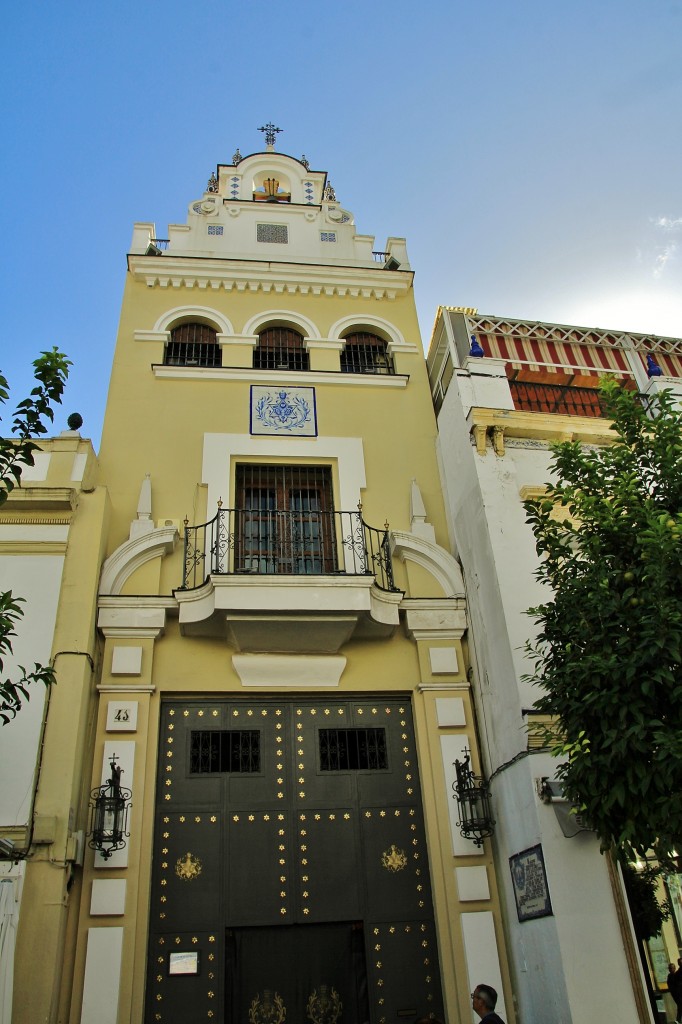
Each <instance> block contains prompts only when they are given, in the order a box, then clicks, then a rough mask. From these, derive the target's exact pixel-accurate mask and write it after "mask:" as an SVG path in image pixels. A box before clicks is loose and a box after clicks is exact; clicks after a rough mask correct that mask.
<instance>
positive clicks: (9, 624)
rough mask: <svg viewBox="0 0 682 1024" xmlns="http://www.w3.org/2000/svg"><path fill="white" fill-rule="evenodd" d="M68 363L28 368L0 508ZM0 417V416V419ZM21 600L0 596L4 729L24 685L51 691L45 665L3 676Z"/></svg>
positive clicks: (0, 466)
mask: <svg viewBox="0 0 682 1024" xmlns="http://www.w3.org/2000/svg"><path fill="white" fill-rule="evenodd" d="M70 365H71V363H70V362H69V360H68V359H67V358H66V356H65V355H64V353H63V352H60V351H58V349H56V348H54V349H52V350H51V351H49V352H41V354H40V356H39V357H38V359H36V360H35V362H34V363H33V367H34V376H35V380H36V386H35V387H34V388H33V390H32V391H31V393H30V395H29V396H28V398H25V399H24V400H23V401H21V402H19V404H18V405H17V407H16V409H15V410H14V414H13V416H12V427H11V431H10V436H9V437H0V506H2V505H3V504H4V503H5V502H6V501H7V498H8V497H9V495H10V494H11V492H12V491H13V490H14V488H15V487H17V486H19V485H20V484H21V474H22V470H23V468H24V467H25V466H32V465H33V464H34V453H35V452H36V451H39V450H40V445H39V444H38V443H37V441H36V440H35V438H36V437H39V436H41V435H43V434H46V433H47V430H48V427H47V422H51V421H52V420H53V419H54V405H56V404H58V403H60V402H61V400H62V395H63V393H64V385H65V383H66V378H67V377H68V373H69V366H70ZM8 399H9V385H8V383H7V380H6V378H5V377H4V376H3V375H2V374H0V405H4V404H5V402H7V400H8ZM0 418H1V417H0ZM22 603H23V598H21V597H15V596H14V595H13V593H12V591H11V590H8V591H4V592H0V723H1V724H2V725H7V723H8V722H10V721H11V720H12V719H13V718H15V717H16V715H17V713H18V712H19V711H20V710H21V708H22V706H23V704H24V702H25V701H27V700H28V699H29V689H28V688H29V686H31V685H32V684H33V683H43V684H44V685H45V686H51V685H52V684H53V683H54V681H55V677H54V672H53V670H52V668H51V667H50V666H45V665H40V664H38V663H37V662H36V663H35V664H34V666H33V669H31V670H29V669H26V668H24V667H23V666H22V665H19V666H17V668H18V670H19V672H20V673H21V674H20V676H19V678H18V679H12V678H10V677H9V676H8V677H5V661H6V660H7V658H9V657H11V655H12V643H13V640H14V637H15V636H16V630H15V626H16V625H17V623H19V622H20V620H21V618H22V617H23V610H22V608H21V604H22Z"/></svg>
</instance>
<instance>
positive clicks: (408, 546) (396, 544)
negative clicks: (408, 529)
mask: <svg viewBox="0 0 682 1024" xmlns="http://www.w3.org/2000/svg"><path fill="white" fill-rule="evenodd" d="M391 551H392V553H393V554H394V555H397V556H398V558H400V559H401V561H403V562H415V563H416V564H417V565H420V566H421V567H422V569H426V571H427V572H429V573H431V575H432V576H433V578H434V579H435V580H436V581H437V583H438V584H439V586H441V587H442V588H443V593H444V595H445V596H446V597H464V578H463V577H462V570H461V568H460V565H459V562H458V561H457V559H456V558H453V556H452V555H451V554H450V553H449V552H448V551H446V550H445V548H442V547H441V546H440V544H434V543H433V542H432V541H430V540H425V539H424V538H423V537H418V536H416V535H415V534H414V533H404V532H401V531H400V530H395V531H391Z"/></svg>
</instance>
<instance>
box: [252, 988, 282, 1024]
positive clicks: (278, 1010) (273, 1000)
mask: <svg viewBox="0 0 682 1024" xmlns="http://www.w3.org/2000/svg"><path fill="white" fill-rule="evenodd" d="M286 1015H287V1011H286V1007H285V1005H284V1002H283V1000H282V997H281V995H280V994H279V993H278V992H275V994H274V995H273V994H272V992H271V991H270V989H268V988H266V989H263V998H262V1000H261V998H260V992H256V995H255V997H254V998H253V999H252V1000H251V1007H250V1009H249V1022H250V1024H282V1022H283V1020H284V1018H285V1017H286Z"/></svg>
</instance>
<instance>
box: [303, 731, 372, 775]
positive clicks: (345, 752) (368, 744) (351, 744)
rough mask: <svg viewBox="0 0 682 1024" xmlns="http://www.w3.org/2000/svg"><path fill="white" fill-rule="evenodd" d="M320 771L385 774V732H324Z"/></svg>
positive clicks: (321, 742)
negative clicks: (376, 772)
mask: <svg viewBox="0 0 682 1024" xmlns="http://www.w3.org/2000/svg"><path fill="white" fill-rule="evenodd" d="M319 749H320V771H322V772H348V771H385V770H386V769H387V768H388V753H387V749H386V730H385V729H381V728H378V729H320V732H319Z"/></svg>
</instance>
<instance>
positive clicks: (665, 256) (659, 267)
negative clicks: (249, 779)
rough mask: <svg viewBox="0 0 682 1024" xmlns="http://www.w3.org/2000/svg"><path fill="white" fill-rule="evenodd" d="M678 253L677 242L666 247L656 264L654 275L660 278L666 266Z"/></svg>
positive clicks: (657, 258) (660, 253)
mask: <svg viewBox="0 0 682 1024" xmlns="http://www.w3.org/2000/svg"><path fill="white" fill-rule="evenodd" d="M676 252H677V242H671V243H670V244H669V245H666V246H665V248H664V249H663V251H662V252H659V254H658V256H657V257H656V260H655V263H654V270H653V274H654V277H660V276H661V274H662V273H663V271H664V270H665V267H666V264H667V263H668V261H669V260H671V259H672V258H673V256H674V255H675V253H676Z"/></svg>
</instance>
